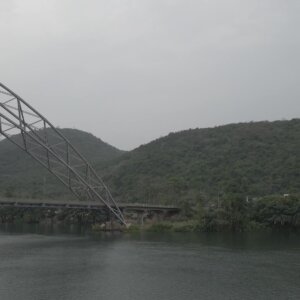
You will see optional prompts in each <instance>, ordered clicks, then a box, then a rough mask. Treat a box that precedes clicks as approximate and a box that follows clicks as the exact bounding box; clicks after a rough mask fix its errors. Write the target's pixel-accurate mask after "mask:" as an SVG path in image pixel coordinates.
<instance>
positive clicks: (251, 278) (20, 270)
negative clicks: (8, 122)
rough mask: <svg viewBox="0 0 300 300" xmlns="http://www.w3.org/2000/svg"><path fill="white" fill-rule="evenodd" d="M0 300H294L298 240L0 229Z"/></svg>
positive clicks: (299, 291) (289, 236) (298, 284)
mask: <svg viewBox="0 0 300 300" xmlns="http://www.w3.org/2000/svg"><path fill="white" fill-rule="evenodd" d="M0 299H1V300H6V299H7V300H14V299H18V300H19V299H22V300H35V299H36V300H48V299H55V300H59V299H64V300H65V299H72V300H77V299H109V300H110V299H114V300H117V299H124V300H127V299H128V300H135V299H142V300H144V299H145V300H148V299H149V300H150V299H151V300H158V299H162V300H168V299H172V300H179V299H184V300H193V299H195V300H196V299H197V300H198V299H300V237H299V234H298V235H297V234H296V233H279V232H276V233H271V232H269V233H251V234H250V233H249V234H215V233H209V234H197V235H196V234H179V233H176V234H171V233H168V234H159V233H152V234H150V233H147V234H145V233H144V234H142V233H137V234H120V233H119V234H117V233H115V234H111V233H103V234H92V233H91V232H89V231H88V230H86V229H84V228H80V227H68V228H64V227H43V226H40V225H18V226H17V225H0Z"/></svg>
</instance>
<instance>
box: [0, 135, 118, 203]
mask: <svg viewBox="0 0 300 300" xmlns="http://www.w3.org/2000/svg"><path fill="white" fill-rule="evenodd" d="M61 132H62V133H63V135H64V136H65V137H66V138H67V139H68V140H69V141H71V143H72V144H73V145H74V146H75V147H76V148H77V149H79V151H80V152H81V153H82V154H83V155H84V156H85V157H87V158H88V159H89V160H90V161H92V162H93V163H102V162H106V161H109V160H111V159H114V158H116V157H118V156H120V155H122V154H123V151H121V150H118V149H117V148H115V147H113V146H111V145H109V144H107V143H105V142H103V141H102V140H101V139H99V138H96V137H95V136H93V135H92V134H90V133H87V132H84V131H80V130H76V129H61ZM15 138H16V139H18V138H20V136H16V137H15ZM0 194H2V195H6V196H14V197H33V198H36V197H51V198H55V197H73V196H72V195H71V194H70V192H69V190H68V189H67V188H65V187H64V186H62V184H61V183H60V182H58V181H57V180H56V178H54V176H52V175H51V174H50V173H49V172H48V171H47V170H45V169H44V168H43V167H41V166H40V165H39V164H38V163H37V162H35V161H34V160H33V159H32V158H31V157H30V156H29V155H28V154H27V153H25V152H24V151H22V150H20V149H19V148H17V147H16V146H15V145H14V144H12V143H11V142H10V141H8V140H3V141H1V142H0Z"/></svg>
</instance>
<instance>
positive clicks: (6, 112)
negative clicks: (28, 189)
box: [0, 83, 126, 225]
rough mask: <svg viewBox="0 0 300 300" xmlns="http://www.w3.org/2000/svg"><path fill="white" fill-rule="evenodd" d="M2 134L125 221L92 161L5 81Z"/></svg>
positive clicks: (0, 93)
mask: <svg viewBox="0 0 300 300" xmlns="http://www.w3.org/2000/svg"><path fill="white" fill-rule="evenodd" d="M8 103H9V104H8ZM1 136H2V137H3V138H7V139H8V140H10V141H11V142H12V143H14V144H15V145H16V146H18V147H19V148H21V149H22V150H23V151H25V152H26V153H28V154H29V155H30V156H31V157H32V158H33V159H34V160H36V161H37V162H39V163H40V164H41V165H42V166H43V167H44V168H46V169H47V170H48V171H49V172H50V173H51V174H53V175H54V176H55V177H56V178H58V179H59V181H60V182H61V183H63V184H64V185H65V186H67V187H68V188H69V190H70V191H71V192H72V193H73V194H74V195H75V196H76V197H77V198H78V199H79V200H81V201H94V202H101V203H103V204H104V205H105V206H106V207H107V208H108V209H109V211H111V212H112V214H113V215H114V216H115V217H116V218H117V219H118V220H119V221H120V222H121V223H122V224H124V225H126V222H125V219H124V216H123V213H122V211H121V210H120V208H119V206H118V205H117V203H116V201H115V200H114V198H113V197H112V195H111V193H110V191H109V189H108V187H107V186H106V185H105V183H104V182H103V180H102V179H101V178H100V177H99V176H98V174H97V173H96V171H95V170H94V169H93V167H92V166H91V164H90V163H89V162H88V161H87V160H86V159H85V158H84V157H83V156H82V155H81V154H80V153H79V151H78V150H77V149H76V148H75V147H74V146H73V145H72V144H71V143H70V142H69V140H68V139H67V138H66V137H65V136H64V135H63V134H62V133H61V132H60V131H59V130H58V129H57V128H55V127H54V126H53V125H52V124H51V123H50V122H49V121H48V120H47V119H46V118H45V117H44V116H43V115H41V114H40V113H39V112H38V111H37V110H36V109H34V108H33V107H32V106H31V105H30V104H28V103H27V102H26V101H25V100H24V99H22V98H21V97H20V96H18V95H17V94H16V93H14V92H13V91H12V90H10V89H9V88H8V87H6V86H5V85H4V84H2V83H0V140H1Z"/></svg>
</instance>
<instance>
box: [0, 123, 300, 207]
mask: <svg viewBox="0 0 300 300" xmlns="http://www.w3.org/2000/svg"><path fill="white" fill-rule="evenodd" d="M62 132H63V134H64V135H65V136H66V137H67V138H68V139H69V140H70V141H71V142H72V143H73V144H74V145H75V146H76V147H78V148H79V151H80V152H82V153H83V154H84V155H85V156H86V157H87V159H88V160H90V161H91V162H92V164H93V165H94V166H95V167H96V169H97V170H98V171H99V174H100V175H102V176H103V177H104V180H105V182H106V183H107V184H108V185H109V186H110V188H111V190H112V193H113V194H114V195H115V197H116V198H117V200H120V201H124V202H135V201H138V202H160V203H170V202H174V201H177V202H185V201H193V202H197V201H199V200H207V201H208V200H210V199H217V198H221V199H222V197H225V196H227V195H230V194H239V195H241V196H243V197H247V196H249V197H259V196H264V195H270V194H282V193H300V154H299V153H300V119H293V120H289V121H275V122H251V123H239V124H229V125H224V126H219V127H215V128H205V129H189V130H184V131H181V132H176V133H170V134H169V135H168V136H165V137H162V138H159V139H157V140H155V141H152V142H150V143H148V144H146V145H142V146H140V147H138V148H137V149H134V150H132V151H129V152H124V151H120V150H118V149H116V148H114V147H112V146H110V145H108V144H106V143H104V142H102V141H101V140H100V139H97V138H96V137H94V136H92V135H91V134H88V133H85V132H82V131H79V130H74V129H62ZM24 155H26V154H24V153H22V151H20V150H18V149H17V148H15V147H14V145H12V144H11V145H8V141H2V142H0V193H1V194H2V195H3V194H11V195H14V196H24V197H42V196H44V197H52V198H53V197H72V195H70V193H69V192H68V191H67V190H66V189H64V188H63V187H62V186H61V185H60V183H58V182H56V180H55V179H54V178H52V177H51V176H49V175H48V174H47V171H44V170H42V168H41V167H40V166H39V165H37V164H36V163H34V162H32V161H31V159H30V158H29V157H28V158H25V156H24ZM28 170H30V171H28Z"/></svg>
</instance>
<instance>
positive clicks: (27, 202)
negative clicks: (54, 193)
mask: <svg viewBox="0 0 300 300" xmlns="http://www.w3.org/2000/svg"><path fill="white" fill-rule="evenodd" d="M0 207H18V208H54V209H83V210H106V209H107V207H106V205H105V204H104V203H95V202H83V201H67V202H61V201H55V200H53V201H50V200H46V201H45V200H38V199H18V200H16V199H7V198H6V199H0ZM118 207H119V209H120V210H121V211H124V210H128V211H157V212H169V213H178V212H179V210H180V209H179V208H178V207H177V206H173V205H159V204H147V203H120V204H119V205H118Z"/></svg>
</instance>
